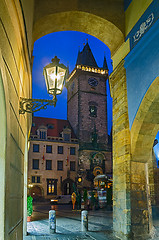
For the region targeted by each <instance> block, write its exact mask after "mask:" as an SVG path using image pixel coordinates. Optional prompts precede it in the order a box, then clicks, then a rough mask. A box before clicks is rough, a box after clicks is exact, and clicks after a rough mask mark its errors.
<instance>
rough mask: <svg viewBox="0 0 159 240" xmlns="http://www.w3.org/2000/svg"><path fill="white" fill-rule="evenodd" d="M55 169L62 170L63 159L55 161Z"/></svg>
mask: <svg viewBox="0 0 159 240" xmlns="http://www.w3.org/2000/svg"><path fill="white" fill-rule="evenodd" d="M57 170H58V171H63V161H57Z"/></svg>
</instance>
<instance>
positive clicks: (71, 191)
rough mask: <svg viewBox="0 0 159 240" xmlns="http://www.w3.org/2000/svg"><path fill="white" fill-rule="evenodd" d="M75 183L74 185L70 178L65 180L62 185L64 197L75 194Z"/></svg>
mask: <svg viewBox="0 0 159 240" xmlns="http://www.w3.org/2000/svg"><path fill="white" fill-rule="evenodd" d="M73 183H74V181H73V180H72V179H70V178H66V179H65V180H63V182H62V185H61V189H62V194H63V195H68V194H72V193H73ZM67 184H69V193H68V192H67V190H66V188H67Z"/></svg>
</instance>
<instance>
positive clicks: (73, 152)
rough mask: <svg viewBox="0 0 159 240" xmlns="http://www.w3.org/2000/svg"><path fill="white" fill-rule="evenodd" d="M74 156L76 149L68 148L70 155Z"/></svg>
mask: <svg viewBox="0 0 159 240" xmlns="http://www.w3.org/2000/svg"><path fill="white" fill-rule="evenodd" d="M75 154H76V148H75V147H70V155H75Z"/></svg>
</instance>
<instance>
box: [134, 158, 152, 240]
mask: <svg viewBox="0 0 159 240" xmlns="http://www.w3.org/2000/svg"><path fill="white" fill-rule="evenodd" d="M131 219H132V222H131V224H132V234H133V239H147V238H148V237H149V234H150V231H151V229H152V210H151V199H150V188H149V177H148V163H142V162H135V161H133V160H132V161H131Z"/></svg>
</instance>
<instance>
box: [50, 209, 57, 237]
mask: <svg viewBox="0 0 159 240" xmlns="http://www.w3.org/2000/svg"><path fill="white" fill-rule="evenodd" d="M49 229H50V234H52V233H55V232H56V211H55V210H50V211H49Z"/></svg>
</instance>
